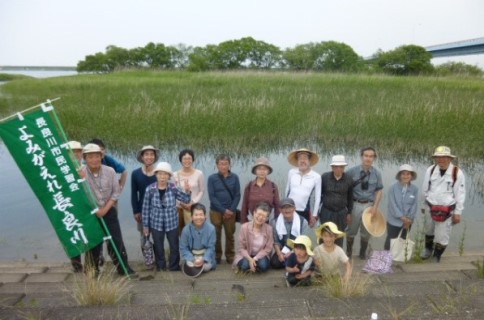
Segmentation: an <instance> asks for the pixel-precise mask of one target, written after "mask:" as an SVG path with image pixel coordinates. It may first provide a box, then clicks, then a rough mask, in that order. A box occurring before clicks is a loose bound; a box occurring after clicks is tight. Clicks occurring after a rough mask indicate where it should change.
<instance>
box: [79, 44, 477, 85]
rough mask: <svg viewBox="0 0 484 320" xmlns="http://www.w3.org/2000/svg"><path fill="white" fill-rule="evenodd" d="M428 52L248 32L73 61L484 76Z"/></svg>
mask: <svg viewBox="0 0 484 320" xmlns="http://www.w3.org/2000/svg"><path fill="white" fill-rule="evenodd" d="M431 58H432V54H431V53H429V52H427V51H426V50H425V48H423V47H420V46H416V45H404V46H401V47H398V48H396V49H394V50H390V51H386V52H384V51H381V50H379V51H378V52H376V53H375V54H374V55H373V57H372V58H371V59H367V60H365V59H364V58H363V57H361V56H358V54H356V52H355V51H354V50H353V49H352V48H351V47H350V46H349V45H347V44H345V43H341V42H336V41H323V42H318V43H313V42H310V43H307V44H300V45H297V46H295V47H294V48H287V49H285V50H281V49H280V48H278V47H277V46H275V45H272V44H269V43H266V42H264V41H259V40H255V39H253V38H252V37H246V38H241V39H239V40H229V41H225V42H222V43H220V44H218V45H212V44H210V45H207V46H205V47H191V46H186V45H183V44H180V45H177V46H165V45H164V44H162V43H156V44H155V43H153V42H150V43H148V44H147V45H146V46H144V47H138V48H134V49H125V48H121V47H117V46H113V45H111V46H108V47H107V48H106V52H105V53H103V52H98V53H96V54H94V55H88V56H86V58H85V59H84V60H82V61H79V63H78V64H77V71H78V72H102V73H104V72H112V71H115V70H121V69H166V70H188V71H194V72H201V71H215V70H244V69H248V70H287V71H290V70H292V71H316V72H352V73H354V72H381V73H388V74H394V75H430V74H437V75H450V74H459V75H464V76H482V75H483V71H482V70H481V69H479V68H478V67H477V66H473V65H468V64H465V63H452V62H451V63H447V64H444V65H441V66H437V67H434V66H433V65H432V63H431V62H430V60H431Z"/></svg>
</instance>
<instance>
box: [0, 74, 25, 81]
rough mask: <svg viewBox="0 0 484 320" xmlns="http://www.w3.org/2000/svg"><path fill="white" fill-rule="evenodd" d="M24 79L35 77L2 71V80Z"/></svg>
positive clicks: (0, 75) (0, 78) (0, 77)
mask: <svg viewBox="0 0 484 320" xmlns="http://www.w3.org/2000/svg"><path fill="white" fill-rule="evenodd" d="M22 79H33V78H32V77H30V76H26V75H23V74H11V73H0V81H12V80H22Z"/></svg>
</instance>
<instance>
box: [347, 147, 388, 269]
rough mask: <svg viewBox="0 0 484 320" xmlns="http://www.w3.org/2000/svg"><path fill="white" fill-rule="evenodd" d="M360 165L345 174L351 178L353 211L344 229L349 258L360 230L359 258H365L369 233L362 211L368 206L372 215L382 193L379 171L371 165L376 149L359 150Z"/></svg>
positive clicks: (375, 211)
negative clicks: (346, 227)
mask: <svg viewBox="0 0 484 320" xmlns="http://www.w3.org/2000/svg"><path fill="white" fill-rule="evenodd" d="M360 156H361V165H357V166H354V167H352V168H351V169H349V170H348V171H347V174H348V175H349V176H350V177H351V178H352V179H353V212H352V214H351V223H350V224H349V225H348V229H347V230H346V255H347V256H348V257H349V258H350V259H351V256H352V254H353V242H354V239H355V237H356V235H357V234H358V230H359V231H360V259H362V260H364V259H366V249H367V248H368V242H369V241H370V238H371V235H370V233H369V232H368V230H366V228H365V226H364V225H363V223H362V220H361V218H362V215H363V211H365V209H366V208H368V207H370V213H371V215H372V216H374V215H375V214H376V213H377V209H378V206H379V205H380V201H381V198H382V195H383V180H382V176H381V173H380V171H379V170H378V169H376V168H375V167H374V166H373V162H374V161H375V159H376V150H375V149H374V148H372V147H366V148H363V149H361V150H360Z"/></svg>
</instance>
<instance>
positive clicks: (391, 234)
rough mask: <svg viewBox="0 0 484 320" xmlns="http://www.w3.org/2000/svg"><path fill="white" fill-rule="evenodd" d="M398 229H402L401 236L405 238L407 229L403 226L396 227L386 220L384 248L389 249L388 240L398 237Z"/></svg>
mask: <svg viewBox="0 0 484 320" xmlns="http://www.w3.org/2000/svg"><path fill="white" fill-rule="evenodd" d="M410 227H411V226H410ZM402 229H403V230H402ZM400 230H402V238H403V239H407V229H405V228H403V226H401V227H397V226H394V225H391V224H389V223H388V222H387V238H386V240H385V246H384V247H383V248H384V249H385V250H390V240H391V239H395V238H396V237H398V234H399V233H400ZM408 231H410V228H409V229H408Z"/></svg>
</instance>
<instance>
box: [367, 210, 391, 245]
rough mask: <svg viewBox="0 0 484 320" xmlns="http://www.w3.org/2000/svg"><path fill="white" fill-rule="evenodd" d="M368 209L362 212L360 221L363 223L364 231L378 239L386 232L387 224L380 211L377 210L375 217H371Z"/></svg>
mask: <svg viewBox="0 0 484 320" xmlns="http://www.w3.org/2000/svg"><path fill="white" fill-rule="evenodd" d="M370 208H371V207H368V208H366V209H365V211H363V214H362V216H361V220H362V221H363V225H364V226H365V228H366V230H368V232H369V233H370V234H371V235H372V236H374V237H377V238H378V237H381V236H383V235H384V234H385V231H387V222H386V220H385V216H384V215H383V213H382V212H381V211H380V209H377V210H376V213H375V215H374V216H373V217H372V216H371V213H370Z"/></svg>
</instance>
